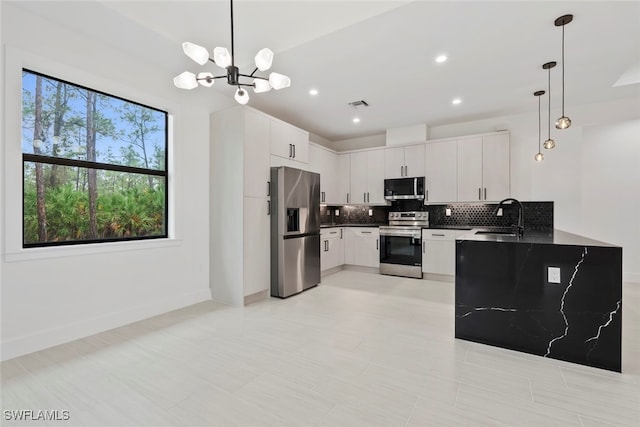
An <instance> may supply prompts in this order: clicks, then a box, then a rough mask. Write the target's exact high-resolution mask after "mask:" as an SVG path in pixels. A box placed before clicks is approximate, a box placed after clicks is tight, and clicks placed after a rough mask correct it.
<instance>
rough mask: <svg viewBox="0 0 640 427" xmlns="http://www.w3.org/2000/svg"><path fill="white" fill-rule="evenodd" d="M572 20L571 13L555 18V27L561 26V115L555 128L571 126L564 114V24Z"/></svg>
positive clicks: (569, 120)
mask: <svg viewBox="0 0 640 427" xmlns="http://www.w3.org/2000/svg"><path fill="white" fill-rule="evenodd" d="M571 21H573V15H562V16H561V17H559V18H558V19H556V20H555V24H556V27H562V117H560V118H558V120H556V129H566V128H568V127H569V126H571V119H570V118H569V117H567V116H565V115H564V26H565V25H567V24H568V23H570V22H571Z"/></svg>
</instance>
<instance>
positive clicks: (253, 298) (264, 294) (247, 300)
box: [244, 289, 269, 305]
mask: <svg viewBox="0 0 640 427" xmlns="http://www.w3.org/2000/svg"><path fill="white" fill-rule="evenodd" d="M267 298H269V290H268V289H265V290H264V291H259V292H256V293H255V294H251V295H245V296H244V305H249V304H253V303H254V302H258V301H262V300H265V299H267Z"/></svg>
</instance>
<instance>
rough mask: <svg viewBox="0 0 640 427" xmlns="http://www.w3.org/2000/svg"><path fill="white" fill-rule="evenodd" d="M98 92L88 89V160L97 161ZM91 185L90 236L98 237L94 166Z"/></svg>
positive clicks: (89, 173) (96, 183)
mask: <svg viewBox="0 0 640 427" xmlns="http://www.w3.org/2000/svg"><path fill="white" fill-rule="evenodd" d="M95 114H96V94H95V93H93V92H92V91H90V90H88V89H87V161H90V162H95V161H96V126H95V122H94V117H95ZM87 183H88V186H89V236H88V237H89V238H90V239H97V238H98V176H97V171H96V170H95V169H94V168H89V169H88V170H87Z"/></svg>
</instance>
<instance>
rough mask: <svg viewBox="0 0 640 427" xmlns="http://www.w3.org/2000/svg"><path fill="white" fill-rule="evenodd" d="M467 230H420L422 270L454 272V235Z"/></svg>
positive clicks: (452, 273) (449, 273) (441, 272)
mask: <svg viewBox="0 0 640 427" xmlns="http://www.w3.org/2000/svg"><path fill="white" fill-rule="evenodd" d="M464 233H468V230H440V229H424V230H422V272H423V273H432V274H447V275H450V276H453V275H454V274H456V237H458V236H460V235H462V234H464Z"/></svg>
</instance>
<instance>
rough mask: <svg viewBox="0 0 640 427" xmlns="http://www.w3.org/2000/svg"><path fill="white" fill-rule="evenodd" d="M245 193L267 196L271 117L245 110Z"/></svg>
mask: <svg viewBox="0 0 640 427" xmlns="http://www.w3.org/2000/svg"><path fill="white" fill-rule="evenodd" d="M244 118H245V122H244V195H245V196H248V197H266V196H267V194H268V187H267V185H268V184H267V183H268V181H269V179H270V174H269V165H270V162H269V153H270V147H269V118H268V117H267V116H264V115H262V114H260V113H257V112H255V111H253V110H250V109H245V110H244Z"/></svg>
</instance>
